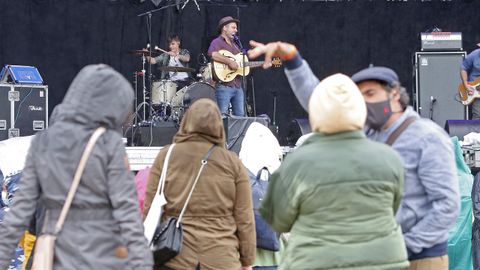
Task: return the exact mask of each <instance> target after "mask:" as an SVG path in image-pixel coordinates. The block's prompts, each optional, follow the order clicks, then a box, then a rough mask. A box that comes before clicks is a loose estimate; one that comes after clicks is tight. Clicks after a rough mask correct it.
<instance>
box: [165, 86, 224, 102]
mask: <svg viewBox="0 0 480 270" xmlns="http://www.w3.org/2000/svg"><path fill="white" fill-rule="evenodd" d="M201 98H209V99H211V100H213V101H215V100H216V99H215V88H213V86H211V85H210V84H208V83H205V82H194V83H192V84H191V85H189V86H187V87H184V88H182V89H180V90H179V91H178V92H177V94H176V95H175V96H174V97H173V98H172V106H173V107H174V108H175V107H177V108H179V107H181V108H187V107H190V105H191V104H192V103H193V102H195V101H196V100H197V99H201Z"/></svg>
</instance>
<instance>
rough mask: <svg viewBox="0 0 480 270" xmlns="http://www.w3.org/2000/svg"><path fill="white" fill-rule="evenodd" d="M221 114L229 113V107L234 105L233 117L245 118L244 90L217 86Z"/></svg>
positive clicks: (216, 94) (216, 93) (216, 92)
mask: <svg viewBox="0 0 480 270" xmlns="http://www.w3.org/2000/svg"><path fill="white" fill-rule="evenodd" d="M215 97H216V98H217V104H218V108H219V109H220V113H225V114H227V113H228V105H229V104H230V103H232V109H233V115H236V116H245V110H244V106H245V104H244V98H243V89H242V88H236V87H230V86H225V85H222V84H217V87H216V89H215Z"/></svg>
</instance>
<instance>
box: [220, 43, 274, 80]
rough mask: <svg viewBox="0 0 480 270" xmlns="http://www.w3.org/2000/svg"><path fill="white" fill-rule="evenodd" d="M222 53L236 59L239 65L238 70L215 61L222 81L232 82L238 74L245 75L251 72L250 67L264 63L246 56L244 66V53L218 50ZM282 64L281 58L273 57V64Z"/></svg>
mask: <svg viewBox="0 0 480 270" xmlns="http://www.w3.org/2000/svg"><path fill="white" fill-rule="evenodd" d="M218 53H220V54H221V55H223V56H225V57H228V58H230V59H232V60H233V61H235V62H236V63H237V65H238V69H237V70H232V69H230V68H229V67H228V65H227V64H224V63H220V62H217V61H213V72H214V74H215V76H216V78H217V79H219V80H220V81H222V82H231V81H233V79H235V77H237V75H240V76H243V75H245V76H246V75H248V74H249V73H250V68H254V67H260V66H262V65H263V63H264V61H248V58H247V57H246V56H245V67H243V63H244V62H243V54H242V53H238V54H233V53H231V52H229V51H226V50H220V51H218ZM281 65H282V61H281V60H280V58H278V57H276V58H273V59H272V66H274V67H279V66H281Z"/></svg>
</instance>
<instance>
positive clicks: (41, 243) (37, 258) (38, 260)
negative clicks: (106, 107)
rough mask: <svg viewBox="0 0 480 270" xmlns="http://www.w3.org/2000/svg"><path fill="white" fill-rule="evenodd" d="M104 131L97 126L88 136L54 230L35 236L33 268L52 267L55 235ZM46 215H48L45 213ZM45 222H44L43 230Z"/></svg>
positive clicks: (43, 269) (49, 269)
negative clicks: (94, 147) (96, 143)
mask: <svg viewBox="0 0 480 270" xmlns="http://www.w3.org/2000/svg"><path fill="white" fill-rule="evenodd" d="M105 131H106V129H105V128H104V127H99V128H97V129H96V130H95V132H94V133H93V134H92V136H91V137H90V140H89V141H88V143H87V146H86V148H85V150H84V151H83V154H82V157H81V159H80V163H79V164H78V167H77V170H76V171H75V175H74V177H73V181H72V185H71V186H70V190H69V191H68V194H67V198H66V199H65V204H64V205H63V207H62V211H61V212H60V217H59V218H58V221H57V223H56V224H55V230H54V232H53V233H46V232H43V234H42V235H41V236H40V237H38V238H37V241H36V243H35V253H34V255H33V265H32V269H33V270H52V269H53V258H54V255H55V241H56V240H57V235H58V234H59V233H60V231H61V230H62V227H63V223H64V222H65V218H66V217H67V214H68V210H70V206H71V204H72V201H73V197H74V196H75V192H76V191H77V188H78V184H79V183H80V178H81V177H82V174H83V170H84V169H85V164H86V163H87V160H88V157H89V156H90V153H91V152H92V149H93V146H94V145H95V142H96V141H97V139H98V138H99V137H100V136H101V135H102V134H103V133H104V132H105ZM47 211H48V210H47ZM47 216H48V215H47ZM45 225H46V222H45V223H44V230H45Z"/></svg>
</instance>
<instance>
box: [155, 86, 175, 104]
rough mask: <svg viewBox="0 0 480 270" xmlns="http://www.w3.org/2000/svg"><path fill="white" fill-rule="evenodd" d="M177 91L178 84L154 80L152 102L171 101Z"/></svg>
mask: <svg viewBox="0 0 480 270" xmlns="http://www.w3.org/2000/svg"><path fill="white" fill-rule="evenodd" d="M176 92H177V84H176V83H174V82H172V81H169V80H162V81H157V82H153V84H152V104H153V105H160V104H161V103H165V102H167V103H168V102H170V101H172V98H173V97H174V96H175V93H176Z"/></svg>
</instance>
